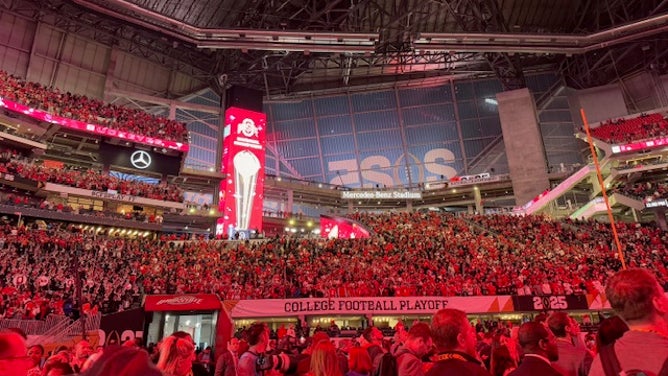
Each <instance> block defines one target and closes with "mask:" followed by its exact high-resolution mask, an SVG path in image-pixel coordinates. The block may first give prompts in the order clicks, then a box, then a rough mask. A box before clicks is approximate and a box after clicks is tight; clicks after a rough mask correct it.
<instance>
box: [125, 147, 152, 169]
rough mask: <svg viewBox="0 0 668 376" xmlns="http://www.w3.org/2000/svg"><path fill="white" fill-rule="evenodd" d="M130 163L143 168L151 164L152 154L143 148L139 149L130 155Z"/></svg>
mask: <svg viewBox="0 0 668 376" xmlns="http://www.w3.org/2000/svg"><path fill="white" fill-rule="evenodd" d="M130 163H131V164H132V165H133V166H135V167H136V168H138V169H140V170H143V169H145V168H148V167H149V166H150V165H151V156H150V155H149V154H148V153H147V152H145V151H143V150H137V151H135V152H134V153H132V155H131V156H130Z"/></svg>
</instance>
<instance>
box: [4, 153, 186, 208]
mask: <svg viewBox="0 0 668 376" xmlns="http://www.w3.org/2000/svg"><path fill="white" fill-rule="evenodd" d="M0 173H8V174H12V175H17V176H20V177H22V178H25V179H29V180H33V181H37V182H42V183H47V182H48V183H54V184H61V185H66V186H69V187H76V188H81V189H87V190H94V191H101V192H107V191H109V190H113V191H116V192H118V193H119V194H123V195H130V196H137V197H145V198H150V199H155V200H163V201H175V202H183V189H182V188H181V187H179V186H177V185H174V184H168V183H166V182H165V183H159V184H150V183H145V182H142V181H137V180H123V179H119V178H117V177H114V176H111V175H110V174H108V173H104V172H102V171H98V170H94V169H82V168H78V167H76V166H69V165H65V166H63V168H54V167H48V166H45V165H44V164H43V163H41V162H40V161H38V160H34V159H30V158H26V157H23V156H22V155H20V154H19V153H17V152H15V151H11V150H4V151H3V152H2V154H0Z"/></svg>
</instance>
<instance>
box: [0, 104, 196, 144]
mask: <svg viewBox="0 0 668 376" xmlns="http://www.w3.org/2000/svg"><path fill="white" fill-rule="evenodd" d="M0 107H4V108H6V109H8V110H10V111H14V112H20V113H22V114H24V115H26V116H30V117H31V118H33V119H37V120H41V121H46V122H49V123H52V124H58V125H60V126H62V127H65V128H68V129H74V130H77V131H81V132H86V133H92V134H96V135H98V136H105V137H113V138H119V139H121V140H125V141H132V142H137V143H140V144H145V145H151V146H156V147H160V148H167V149H171V150H178V151H181V152H184V153H185V152H187V151H188V149H189V147H188V144H185V143H183V142H175V141H167V140H162V139H159V138H156V137H149V136H143V135H138V134H134V133H130V132H126V131H122V130H119V129H113V128H107V127H103V126H101V125H96V124H90V123H84V122H83V121H79V120H73V119H68V118H64V117H61V116H58V115H53V114H50V113H48V112H45V111H42V110H35V109H33V108H30V107H28V106H26V105H23V104H20V103H16V102H12V101H10V100H8V99H6V98H2V97H0Z"/></svg>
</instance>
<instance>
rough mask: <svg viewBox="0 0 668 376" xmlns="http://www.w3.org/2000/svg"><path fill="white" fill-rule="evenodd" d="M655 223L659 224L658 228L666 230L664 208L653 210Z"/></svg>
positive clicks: (667, 226)
mask: <svg viewBox="0 0 668 376" xmlns="http://www.w3.org/2000/svg"><path fill="white" fill-rule="evenodd" d="M654 213H655V216H656V223H657V224H658V225H659V228H660V229H662V230H663V231H668V224H666V209H665V208H659V210H656V211H655V212H654Z"/></svg>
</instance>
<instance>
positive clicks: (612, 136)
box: [591, 113, 668, 144]
mask: <svg viewBox="0 0 668 376" xmlns="http://www.w3.org/2000/svg"><path fill="white" fill-rule="evenodd" d="M591 135H592V137H595V138H598V139H599V140H602V141H605V142H607V143H613V144H620V143H626V142H631V141H639V140H646V139H652V138H656V137H662V136H667V135H668V121H667V120H666V119H664V117H663V115H662V114H659V113H655V114H650V115H646V114H643V115H640V116H639V117H636V118H632V119H618V120H614V121H613V120H608V121H607V122H605V123H602V124H601V125H600V126H598V127H596V128H592V129H591Z"/></svg>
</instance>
